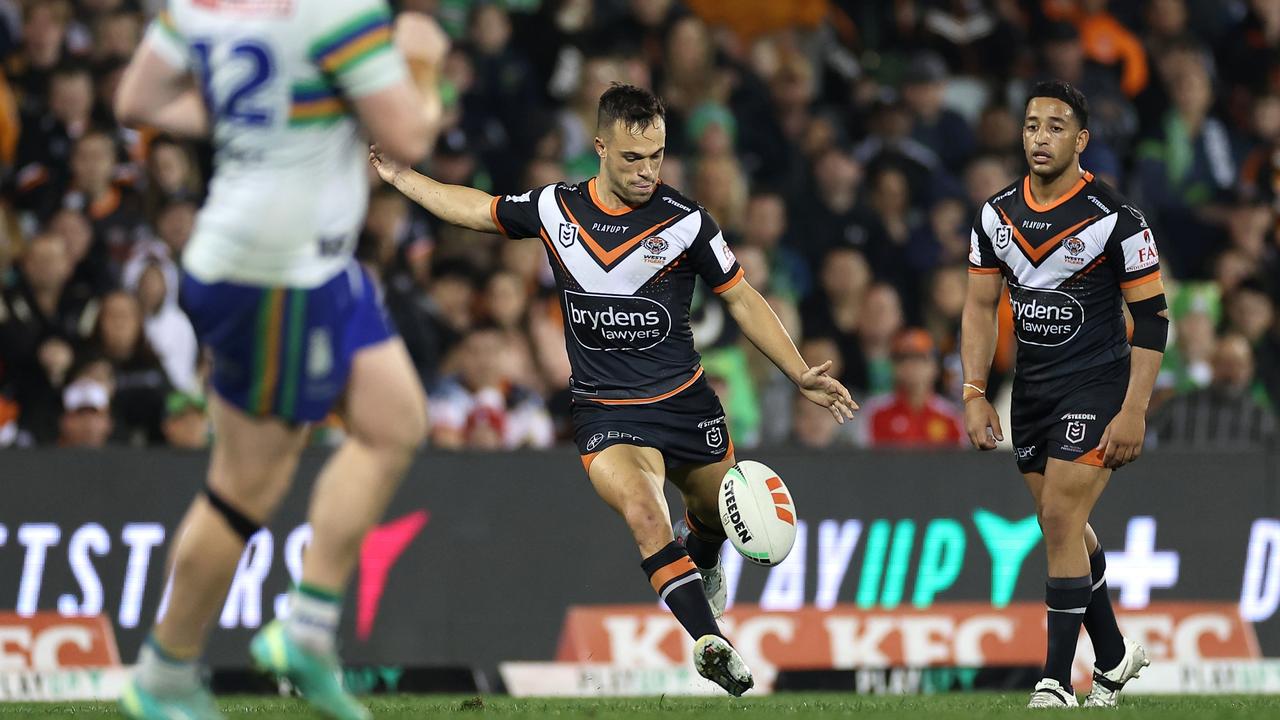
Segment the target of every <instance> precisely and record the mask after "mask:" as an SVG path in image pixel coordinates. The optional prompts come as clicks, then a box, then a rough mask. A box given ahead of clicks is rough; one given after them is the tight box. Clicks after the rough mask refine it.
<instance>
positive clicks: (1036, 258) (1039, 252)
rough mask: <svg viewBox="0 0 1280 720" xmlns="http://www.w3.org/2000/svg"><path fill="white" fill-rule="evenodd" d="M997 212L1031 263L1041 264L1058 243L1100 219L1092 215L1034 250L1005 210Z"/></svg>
mask: <svg viewBox="0 0 1280 720" xmlns="http://www.w3.org/2000/svg"><path fill="white" fill-rule="evenodd" d="M996 210H997V211H999V213H1000V217H1002V218H1004V224H1005V225H1008V226H1009V229H1010V230H1012V231H1013V237H1014V238H1016V239H1017V241H1018V244H1019V245H1021V246H1022V249H1023V251H1025V252H1026V253H1027V257H1029V258H1031V262H1040V261H1041V260H1043V259H1044V256H1046V255H1048V254H1049V253H1051V252H1053V249H1054V248H1056V247H1058V243H1060V242H1062V241H1063V239H1065V238H1067V237H1068V236H1070V235H1071V233H1073V232H1075V231H1077V230H1079V229H1080V228H1082V227H1084V226H1086V225H1088V224H1089V223H1091V222H1093V221H1094V220H1097V219H1098V217H1099V216H1098V215H1091V216H1089V218H1088V219H1086V220H1081V221H1080V222H1078V223H1076V224H1075V225H1072V226H1071V227H1069V228H1067V229H1066V230H1063V231H1062V232H1060V233H1058V234H1057V235H1054V236H1053V237H1051V238H1049V239H1048V240H1046V241H1045V242H1044V243H1043V244H1042V245H1041V246H1040V247H1038V248H1033V247H1031V243H1029V242H1027V239H1026V238H1025V237H1023V236H1022V233H1021V232H1019V231H1018V228H1017V227H1016V226H1014V224H1013V221H1012V220H1010V219H1009V216H1008V215H1006V214H1005V212H1004V209H1003V208H996Z"/></svg>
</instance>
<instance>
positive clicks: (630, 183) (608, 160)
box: [596, 118, 667, 205]
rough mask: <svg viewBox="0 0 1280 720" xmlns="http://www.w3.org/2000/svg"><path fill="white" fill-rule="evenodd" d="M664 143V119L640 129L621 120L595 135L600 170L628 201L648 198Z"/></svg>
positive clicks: (635, 203) (615, 190) (660, 159)
mask: <svg viewBox="0 0 1280 720" xmlns="http://www.w3.org/2000/svg"><path fill="white" fill-rule="evenodd" d="M666 144H667V126H666V123H664V122H663V121H662V119H661V118H658V119H657V120H655V121H654V122H653V124H651V125H649V126H647V127H645V128H641V129H628V128H627V127H626V124H625V123H623V122H622V121H618V122H615V123H614V124H613V127H612V128H610V129H609V130H608V131H607V132H605V133H603V137H598V138H596V151H597V152H598V153H600V174H601V175H602V176H604V177H607V178H608V180H609V185H610V187H612V188H613V191H614V192H615V193H617V194H618V196H619V197H621V198H622V200H623V201H624V202H626V203H627V204H628V205H641V204H643V203H645V202H648V200H649V198H650V197H651V196H652V195H653V191H654V190H656V189H657V188H658V171H659V169H660V168H661V167H662V153H663V149H664V148H665V147H666Z"/></svg>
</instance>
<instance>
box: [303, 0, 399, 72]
mask: <svg viewBox="0 0 1280 720" xmlns="http://www.w3.org/2000/svg"><path fill="white" fill-rule="evenodd" d="M390 48H391V16H390V14H388V13H387V11H386V9H385V8H378V9H374V10H370V11H368V12H365V13H361V14H360V15H357V16H356V17H355V18H353V19H351V20H349V21H348V22H347V23H345V24H343V25H342V26H340V27H338V28H337V29H336V30H334V31H332V32H330V33H328V34H327V35H324V36H323V37H321V38H320V39H319V40H317V41H315V42H314V43H312V44H311V59H312V60H314V61H315V62H316V64H318V65H319V66H320V67H321V68H323V69H324V70H325V72H329V73H341V72H345V71H347V70H350V69H351V68H352V67H354V66H355V65H357V64H359V62H360V61H361V60H364V59H366V58H368V57H369V56H371V55H373V54H375V53H377V52H378V51H380V50H387V49H390Z"/></svg>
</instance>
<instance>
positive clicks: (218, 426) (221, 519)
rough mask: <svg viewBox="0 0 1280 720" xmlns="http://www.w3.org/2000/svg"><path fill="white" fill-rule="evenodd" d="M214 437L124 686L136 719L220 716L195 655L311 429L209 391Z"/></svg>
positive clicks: (285, 486) (125, 699)
mask: <svg viewBox="0 0 1280 720" xmlns="http://www.w3.org/2000/svg"><path fill="white" fill-rule="evenodd" d="M209 412H210V417H211V419H212V421H213V426H214V432H215V437H216V442H215V443H214V446H213V451H212V456H211V458H210V464H209V473H208V487H207V489H206V490H205V492H204V493H202V494H201V495H200V496H199V497H197V498H196V500H195V501H194V502H193V503H192V504H191V509H190V510H188V511H187V515H186V517H185V518H184V519H183V521H182V524H181V525H180V526H179V527H178V530H177V531H176V532H175V533H174V534H173V537H174V544H173V547H172V549H171V550H170V554H169V566H170V582H171V583H172V590H171V591H170V595H169V602H168V609H167V611H166V613H165V615H164V617H163V618H162V619H161V620H160V621H159V622H158V623H157V624H156V626H155V628H154V629H153V630H152V632H151V635H150V636H149V637H148V638H147V640H146V643H145V644H144V645H143V647H142V650H141V652H140V653H139V656H138V664H137V668H136V670H135V672H134V675H133V677H132V678H130V680H129V681H128V683H127V684H126V685H125V688H124V690H123V692H122V694H121V700H120V704H121V707H122V708H123V710H124V711H125V714H126V715H128V716H129V717H132V718H135V719H138V720H151V719H152V718H175V717H180V718H188V719H190V720H205V719H206V718H216V717H219V713H218V710H217V707H216V705H215V704H214V702H213V698H212V696H210V695H209V693H208V691H207V690H206V689H205V687H204V685H203V683H202V681H201V678H200V673H199V668H198V665H197V661H198V659H199V657H200V654H201V652H202V651H203V649H204V644H205V638H206V636H207V635H208V632H209V629H210V627H211V626H212V624H213V620H214V618H215V617H216V616H217V614H218V612H219V611H220V610H221V608H222V602H223V598H225V596H226V594H227V589H228V588H229V587H230V586H231V580H232V578H233V577H234V575H235V571H236V566H237V565H238V564H239V562H240V556H241V554H242V553H243V552H244V547H245V543H246V542H248V539H249V538H250V537H251V536H252V535H253V534H254V533H255V532H257V530H258V528H259V527H260V526H261V524H262V523H264V522H265V521H266V520H267V519H268V518H270V517H271V515H272V514H273V513H274V512H275V509H276V506H277V505H278V504H279V503H280V500H281V498H283V497H284V494H285V492H286V491H287V490H288V489H289V485H290V481H291V479H292V477H293V472H294V470H295V469H296V467H297V464H298V455H299V453H300V452H301V451H302V448H303V446H304V444H305V431H304V430H301V429H298V428H296V427H293V426H290V425H287V424H285V423H284V422H281V421H279V420H276V419H270V418H267V419H261V418H254V417H251V416H249V415H246V414H245V413H243V412H242V411H240V410H239V409H237V408H235V407H234V406H232V405H231V404H230V403H228V402H226V401H224V400H223V399H222V398H220V397H219V396H218V395H213V397H212V398H211V402H210V406H209Z"/></svg>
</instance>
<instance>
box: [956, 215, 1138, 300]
mask: <svg viewBox="0 0 1280 720" xmlns="http://www.w3.org/2000/svg"><path fill="white" fill-rule="evenodd" d="M1117 219H1118V216H1117V215H1116V213H1111V214H1110V215H1108V216H1106V217H1105V218H1103V219H1101V220H1098V221H1097V222H1095V223H1093V224H1092V225H1089V226H1088V227H1086V228H1084V229H1083V230H1081V231H1080V232H1079V233H1078V234H1076V235H1073V236H1071V237H1076V238H1079V239H1080V240H1081V241H1082V242H1083V243H1084V247H1083V248H1078V249H1079V252H1076V253H1072V252H1070V251H1069V250H1068V249H1067V248H1065V247H1063V244H1062V243H1059V244H1058V247H1055V248H1051V249H1050V250H1049V252H1048V254H1047V255H1046V256H1045V258H1044V260H1042V261H1041V262H1040V265H1039V266H1036V265H1035V264H1033V263H1032V262H1031V259H1030V258H1028V257H1027V254H1026V253H1025V252H1023V251H1022V248H1021V247H1019V245H1018V241H1017V240H1016V239H1015V238H1013V237H1012V232H1011V230H1009V229H1005V230H1004V231H1003V233H1001V230H1000V228H1001V227H1002V226H1003V223H1001V222H1000V218H999V216H998V215H997V214H996V211H995V208H993V207H992V206H991V204H990V203H987V204H986V205H983V206H982V227H983V230H985V231H986V233H987V237H989V238H992V239H993V240H992V249H993V250H994V251H995V255H996V257H997V258H998V259H999V260H1000V262H1003V263H1004V264H1005V265H1007V266H1009V270H1010V272H1012V274H1013V278H1014V281H1015V282H1016V283H1017V284H1018V285H1021V286H1023V287H1030V288H1047V289H1052V288H1056V287H1058V286H1059V285H1061V284H1062V283H1063V282H1064V281H1066V280H1067V279H1068V278H1070V277H1071V276H1072V275H1074V274H1076V273H1077V272H1080V271H1081V270H1082V269H1084V268H1086V267H1088V266H1089V265H1090V264H1091V263H1092V262H1093V261H1094V260H1096V259H1097V258H1098V256H1099V255H1102V253H1103V252H1104V251H1105V250H1106V246H1107V239H1108V238H1110V237H1111V231H1112V229H1114V228H1115V226H1116V220H1117ZM1002 235H1003V239H1002V237H1001V236H1002ZM973 242H974V243H975V244H976V242H977V239H976V237H975V238H974V239H973ZM971 254H972V253H971Z"/></svg>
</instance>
